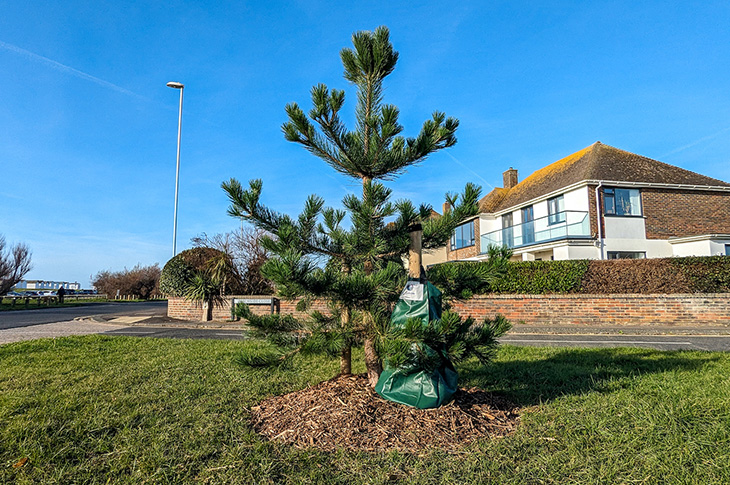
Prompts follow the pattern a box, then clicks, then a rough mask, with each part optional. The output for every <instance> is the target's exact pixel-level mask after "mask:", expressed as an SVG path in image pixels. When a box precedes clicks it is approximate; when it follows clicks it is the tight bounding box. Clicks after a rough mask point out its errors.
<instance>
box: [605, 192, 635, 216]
mask: <svg viewBox="0 0 730 485" xmlns="http://www.w3.org/2000/svg"><path fill="white" fill-rule="evenodd" d="M603 213H604V214H605V215H607V216H641V192H639V189H619V188H613V187H605V188H604V189H603Z"/></svg>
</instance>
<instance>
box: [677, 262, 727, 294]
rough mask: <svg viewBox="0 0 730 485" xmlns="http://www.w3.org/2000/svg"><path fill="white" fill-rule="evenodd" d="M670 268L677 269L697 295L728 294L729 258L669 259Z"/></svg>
mask: <svg viewBox="0 0 730 485" xmlns="http://www.w3.org/2000/svg"><path fill="white" fill-rule="evenodd" d="M670 261H671V263H672V266H673V267H675V268H679V270H680V271H679V272H677V276H680V275H682V276H683V277H684V278H686V279H687V280H689V281H690V283H691V286H690V287H691V291H692V292H697V293H730V257H728V256H706V257H695V256H690V257H687V258H671V259H670Z"/></svg>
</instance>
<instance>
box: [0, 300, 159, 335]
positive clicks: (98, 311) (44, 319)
mask: <svg viewBox="0 0 730 485" xmlns="http://www.w3.org/2000/svg"><path fill="white" fill-rule="evenodd" d="M166 313H167V302H166V301H147V302H141V303H86V304H84V305H82V306H77V307H66V308H40V309H38V310H18V311H4V312H0V330H4V329H9V328H18V327H28V326H31V325H42V324H45V323H54V322H67V321H69V320H73V319H74V318H76V317H88V316H91V315H128V316H137V315H140V316H141V315H150V316H151V315H165V314H166Z"/></svg>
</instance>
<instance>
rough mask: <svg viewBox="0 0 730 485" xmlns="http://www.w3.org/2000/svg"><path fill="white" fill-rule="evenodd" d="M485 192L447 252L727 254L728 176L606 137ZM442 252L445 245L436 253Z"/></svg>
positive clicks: (538, 256)
mask: <svg viewBox="0 0 730 485" xmlns="http://www.w3.org/2000/svg"><path fill="white" fill-rule="evenodd" d="M503 178H504V187H498V188H495V189H494V190H492V191H491V192H490V193H489V194H487V195H486V196H485V197H484V198H483V199H482V200H481V201H480V203H479V209H480V211H479V212H480V213H479V214H478V215H476V216H474V217H471V218H469V219H467V220H465V221H463V223H462V224H461V225H460V226H459V227H457V228H456V231H455V233H454V235H453V236H452V238H451V243H450V244H449V245H448V246H447V248H446V249H447V251H446V258H445V259H448V260H479V259H484V258H486V252H487V248H488V247H489V246H490V245H496V246H507V247H509V248H511V249H512V250H513V251H514V256H513V258H514V259H522V260H526V261H532V260H550V259H556V260H558V259H615V258H662V257H664V258H665V257H672V256H711V255H712V256H714V255H730V184H728V183H727V182H723V181H721V180H716V179H713V178H710V177H706V176H704V175H700V174H697V173H694V172H690V171H688V170H684V169H681V168H679V167H675V166H672V165H668V164H666V163H662V162H659V161H656V160H652V159H650V158H647V157H643V156H640V155H636V154H634V153H630V152H627V151H624V150H619V149H618V148H614V147H611V146H608V145H604V144H602V143H600V142H596V143H594V144H593V145H591V146H589V147H588V148H585V149H583V150H581V151H579V152H577V153H574V154H572V155H569V156H568V157H565V158H563V159H562V160H559V161H557V162H555V163H553V164H551V165H548V166H547V167H544V168H542V169H540V170H538V171H536V172H535V173H533V174H532V175H530V176H529V177H527V178H526V179H525V180H523V181H522V182H520V181H519V180H518V177H517V170H515V169H513V168H510V169H509V170H507V171H505V172H504V174H503ZM439 256H440V258H443V253H441V254H439Z"/></svg>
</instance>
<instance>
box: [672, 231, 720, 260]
mask: <svg viewBox="0 0 730 485" xmlns="http://www.w3.org/2000/svg"><path fill="white" fill-rule="evenodd" d="M669 242H670V245H671V247H672V249H673V253H674V254H673V255H674V256H724V255H725V246H726V245H728V244H730V239H713V238H712V237H711V236H709V235H707V236H699V237H693V238H680V240H679V241H672V240H670V241H669Z"/></svg>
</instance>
